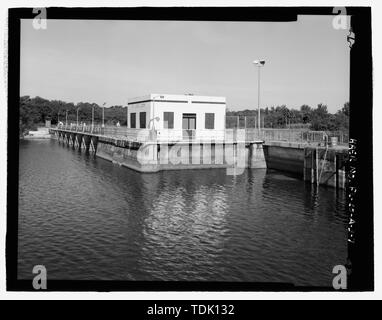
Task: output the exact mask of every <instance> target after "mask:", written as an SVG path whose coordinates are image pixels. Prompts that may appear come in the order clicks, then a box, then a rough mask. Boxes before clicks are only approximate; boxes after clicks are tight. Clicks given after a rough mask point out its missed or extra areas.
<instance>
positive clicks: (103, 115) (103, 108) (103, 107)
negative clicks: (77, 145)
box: [102, 102, 106, 128]
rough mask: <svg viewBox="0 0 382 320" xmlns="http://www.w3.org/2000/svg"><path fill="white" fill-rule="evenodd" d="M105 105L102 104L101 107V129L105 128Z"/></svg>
mask: <svg viewBox="0 0 382 320" xmlns="http://www.w3.org/2000/svg"><path fill="white" fill-rule="evenodd" d="M105 104H106V102H104V103H103V105H102V128H104V127H105Z"/></svg>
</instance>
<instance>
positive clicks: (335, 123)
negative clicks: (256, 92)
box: [226, 102, 350, 132]
mask: <svg viewBox="0 0 382 320" xmlns="http://www.w3.org/2000/svg"><path fill="white" fill-rule="evenodd" d="M349 111H350V110H349V103H348V102H346V103H345V104H344V105H343V107H342V108H341V109H340V110H338V111H337V112H336V113H334V114H332V113H329V112H328V108H327V106H326V105H324V104H322V103H320V104H318V105H317V107H316V108H312V107H310V106H308V105H302V106H301V107H300V109H299V110H297V109H289V108H288V107H287V106H285V105H282V106H277V107H271V108H268V107H266V108H265V109H260V119H261V126H262V127H265V128H308V129H310V130H315V131H343V132H348V131H349ZM226 114H227V116H239V117H244V116H246V117H249V118H251V120H252V122H255V123H252V124H250V125H256V122H257V115H258V111H257V110H248V109H246V110H243V111H229V110H227V113H226Z"/></svg>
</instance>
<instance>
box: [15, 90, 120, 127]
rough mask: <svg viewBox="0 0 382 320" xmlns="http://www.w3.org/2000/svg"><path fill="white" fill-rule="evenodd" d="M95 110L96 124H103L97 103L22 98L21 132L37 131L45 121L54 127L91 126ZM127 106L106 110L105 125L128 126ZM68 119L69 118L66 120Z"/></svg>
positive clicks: (100, 110)
mask: <svg viewBox="0 0 382 320" xmlns="http://www.w3.org/2000/svg"><path fill="white" fill-rule="evenodd" d="M93 109H94V122H95V123H96V124H100V123H102V109H103V108H102V106H99V105H98V104H96V103H89V102H79V103H77V104H74V103H72V102H65V101H61V100H48V99H44V98H41V97H34V98H31V97H30V96H22V97H21V98H20V132H21V133H23V132H26V131H29V130H36V128H37V127H38V126H41V125H45V120H50V121H51V123H52V124H53V125H55V124H57V123H58V122H63V123H65V122H66V120H67V121H68V123H77V110H78V122H79V123H80V122H82V123H84V122H85V123H87V124H90V123H91V121H92V111H93ZM126 112H127V107H126V106H125V107H124V106H119V105H116V106H111V107H107V108H105V110H104V119H105V120H104V121H105V125H115V124H116V123H117V122H119V123H120V125H126ZM66 117H67V118H66Z"/></svg>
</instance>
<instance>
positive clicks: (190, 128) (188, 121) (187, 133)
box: [182, 113, 196, 140]
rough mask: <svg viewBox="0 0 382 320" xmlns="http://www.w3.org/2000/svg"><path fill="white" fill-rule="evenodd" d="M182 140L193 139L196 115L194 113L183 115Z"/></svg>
mask: <svg viewBox="0 0 382 320" xmlns="http://www.w3.org/2000/svg"><path fill="white" fill-rule="evenodd" d="M182 129H183V139H190V140H191V139H194V138H195V130H196V114H195V113H183V122H182Z"/></svg>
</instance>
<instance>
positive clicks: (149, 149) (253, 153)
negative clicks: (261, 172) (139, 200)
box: [96, 138, 266, 172]
mask: <svg viewBox="0 0 382 320" xmlns="http://www.w3.org/2000/svg"><path fill="white" fill-rule="evenodd" d="M117 144H118V142H116V141H113V140H112V139H110V141H102V138H101V139H100V140H99V141H98V146H97V153H96V155H97V156H98V157H100V158H103V159H105V160H108V161H112V162H113V163H116V164H119V165H121V166H125V167H128V168H131V169H133V170H137V171H139V172H157V171H161V170H179V169H208V168H236V167H239V168H258V169H265V168H266V164H265V159H264V154H263V149H262V145H261V143H260V144H256V143H253V144H247V145H245V144H239V145H238V144H236V143H212V144H207V143H177V144H157V143H153V144H150V143H148V144H145V145H142V144H138V143H136V144H128V145H124V146H118V145H117Z"/></svg>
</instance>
